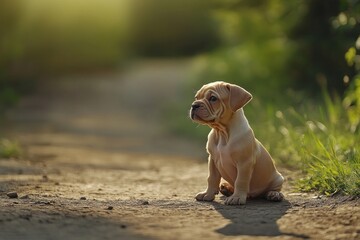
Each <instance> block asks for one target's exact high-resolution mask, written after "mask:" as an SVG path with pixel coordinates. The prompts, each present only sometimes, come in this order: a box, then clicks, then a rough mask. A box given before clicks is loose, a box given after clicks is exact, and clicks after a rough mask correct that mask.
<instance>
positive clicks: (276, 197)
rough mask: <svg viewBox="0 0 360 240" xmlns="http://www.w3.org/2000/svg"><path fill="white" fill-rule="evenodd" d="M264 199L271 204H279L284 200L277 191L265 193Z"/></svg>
mask: <svg viewBox="0 0 360 240" xmlns="http://www.w3.org/2000/svg"><path fill="white" fill-rule="evenodd" d="M265 197H266V199H267V200H269V201H273V202H280V201H282V200H283V199H284V195H283V194H282V193H281V192H278V191H270V192H268V193H266V196H265Z"/></svg>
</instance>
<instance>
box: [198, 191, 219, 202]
mask: <svg viewBox="0 0 360 240" xmlns="http://www.w3.org/2000/svg"><path fill="white" fill-rule="evenodd" d="M195 199H196V200H197V201H207V202H211V201H213V200H214V199H215V194H214V193H210V192H207V191H205V192H199V193H198V194H196V197H195Z"/></svg>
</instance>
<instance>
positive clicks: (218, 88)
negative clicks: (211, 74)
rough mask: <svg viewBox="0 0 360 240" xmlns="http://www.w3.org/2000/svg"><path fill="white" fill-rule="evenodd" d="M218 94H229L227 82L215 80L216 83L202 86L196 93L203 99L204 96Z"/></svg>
mask: <svg viewBox="0 0 360 240" xmlns="http://www.w3.org/2000/svg"><path fill="white" fill-rule="evenodd" d="M212 95H214V96H217V97H219V98H220V97H225V96H227V95H228V89H227V88H226V86H225V84H222V83H219V82H215V83H209V84H206V85H204V86H202V88H200V90H199V91H197V93H196V94H195V98H196V99H202V98H209V97H210V96H212Z"/></svg>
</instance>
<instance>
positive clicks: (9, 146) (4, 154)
mask: <svg viewBox="0 0 360 240" xmlns="http://www.w3.org/2000/svg"><path fill="white" fill-rule="evenodd" d="M21 155H22V149H21V147H20V145H19V144H18V143H17V142H15V141H10V140H8V139H0V158H19V157H20V156H21Z"/></svg>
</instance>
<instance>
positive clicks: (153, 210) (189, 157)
mask: <svg viewBox="0 0 360 240" xmlns="http://www.w3.org/2000/svg"><path fill="white" fill-rule="evenodd" d="M189 67H190V65H189V62H188V61H186V60H184V61H178V60H177V61H174V60H169V61H164V60H161V61H160V60H158V61H156V60H151V61H142V62H137V63H134V64H133V65H131V66H129V67H128V68H127V70H126V71H123V72H119V73H108V74H101V75H93V76H91V77H84V76H69V77H62V78H59V79H53V80H52V81H48V82H44V83H43V84H42V86H41V87H40V88H39V89H38V91H37V92H36V93H34V94H33V95H31V96H27V97H24V98H23V99H22V101H21V103H20V104H19V106H18V107H16V108H15V109H12V110H11V111H9V112H7V114H6V121H5V122H4V123H3V124H2V126H1V131H2V134H4V135H5V136H8V137H10V138H12V139H18V140H19V142H20V143H21V145H22V146H23V147H24V149H25V155H24V156H25V157H23V158H22V159H17V160H15V159H10V160H9V159H0V239H1V240H2V239H4V240H12V239H36V240H43V239H87V240H91V239H130V240H132V239H164V240H165V239H166V240H167V239H253V238H256V239H269V238H275V239H305V238H309V239H360V205H359V203H360V202H359V200H354V199H353V200H351V199H349V198H346V197H335V198H326V197H321V196H316V195H315V194H303V193H296V192H293V188H292V186H291V185H292V181H293V179H294V178H295V175H294V173H293V172H291V171H290V170H287V169H283V168H281V169H280V171H281V172H282V173H283V175H284V176H285V177H286V179H287V182H286V184H285V187H284V194H285V196H286V200H285V201H283V202H280V203H273V202H267V201H265V200H261V199H259V200H250V201H248V203H247V204H246V205H244V206H225V205H224V204H223V200H224V199H223V198H222V197H221V196H218V197H217V198H216V199H215V201H214V202H212V203H204V202H197V201H195V199H194V196H195V194H196V193H197V192H199V191H201V190H203V189H204V188H205V186H206V176H207V166H206V160H205V159H206V155H205V150H204V144H205V139H204V143H203V144H201V143H198V142H192V141H191V140H188V139H181V138H179V137H177V136H173V135H171V134H169V133H168V132H166V129H164V127H163V126H162V125H163V121H164V119H161V118H162V115H161V111H162V107H161V106H163V105H164V102H166V103H170V102H176V101H177V100H179V99H180V98H182V97H183V95H182V86H184V85H185V84H187V81H188V80H186V79H188V77H187V72H188V70H189ZM182 101H183V100H182ZM191 101H192V99H189V104H190V102H191ZM186 111H187V110H186V109H184V115H183V116H179V117H182V118H186V117H187V116H186V114H187V112H186ZM245 111H246V110H245ZM189 121H190V120H189ZM194 131H196V125H194ZM11 191H16V192H17V193H18V195H19V197H18V198H9V197H8V196H7V195H6V194H7V193H8V192H11Z"/></svg>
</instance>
